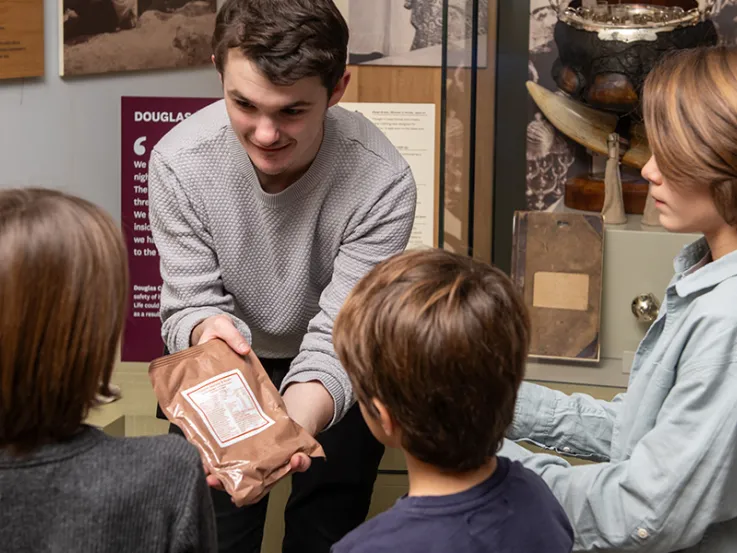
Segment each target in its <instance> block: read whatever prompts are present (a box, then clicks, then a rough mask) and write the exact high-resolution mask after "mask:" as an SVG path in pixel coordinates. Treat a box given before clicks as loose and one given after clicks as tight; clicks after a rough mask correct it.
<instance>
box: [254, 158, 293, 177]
mask: <svg viewBox="0 0 737 553" xmlns="http://www.w3.org/2000/svg"><path fill="white" fill-rule="evenodd" d="M252 162H253V160H252ZM253 166H254V167H255V168H256V171H258V172H259V173H261V174H262V175H268V176H269V177H278V176H279V175H281V174H283V173H284V172H286V170H287V167H286V166H285V165H282V164H279V165H273V164H271V163H255V162H253Z"/></svg>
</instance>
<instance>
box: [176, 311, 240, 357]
mask: <svg viewBox="0 0 737 553" xmlns="http://www.w3.org/2000/svg"><path fill="white" fill-rule="evenodd" d="M215 338H220V339H221V340H222V341H223V342H225V343H226V344H228V345H229V346H230V349H232V350H233V351H235V352H236V353H239V354H240V355H248V352H249V351H251V346H249V345H248V342H246V339H245V338H244V337H243V336H242V335H241V333H240V332H238V329H237V328H236V327H235V325H234V324H233V319H231V318H230V317H228V316H227V315H213V316H212V317H208V318H207V319H205V320H203V321H202V322H201V323H200V324H198V325H197V326H196V327H194V329H193V330H192V335H191V337H190V343H191V344H192V345H193V346H199V345H200V344H204V343H205V342H209V341H210V340H214V339H215Z"/></svg>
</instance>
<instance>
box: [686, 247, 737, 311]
mask: <svg viewBox="0 0 737 553" xmlns="http://www.w3.org/2000/svg"><path fill="white" fill-rule="evenodd" d="M673 266H674V268H675V270H676V274H677V275H678V276H679V278H678V280H677V282H676V283H675V288H676V293H678V295H679V296H681V297H686V296H689V295H691V294H694V293H696V292H700V291H702V290H705V289H707V288H713V287H714V286H716V285H717V284H720V283H721V282H723V281H725V280H727V279H728V278H731V277H733V276H737V251H735V252H732V253H730V254H727V255H725V256H724V257H722V258H720V259H717V260H716V261H711V250H710V249H709V244H708V243H707V242H706V239H705V238H703V237H702V238H700V239H699V240H697V241H696V242H693V243H691V244H689V245H688V246H686V247H684V248H683V250H681V253H680V254H678V256H677V257H676V259H675V261H674V263H673Z"/></svg>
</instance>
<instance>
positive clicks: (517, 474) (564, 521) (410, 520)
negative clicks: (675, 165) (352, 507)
mask: <svg viewBox="0 0 737 553" xmlns="http://www.w3.org/2000/svg"><path fill="white" fill-rule="evenodd" d="M572 548H573V530H572V529H571V525H570V523H569V522H568V518H567V517H566V514H565V512H563V508H562V507H561V506H560V504H559V503H558V501H557V500H556V499H555V497H554V496H553V494H552V492H551V491H550V489H549V488H548V486H547V484H545V482H543V480H542V479H541V478H540V477H539V476H537V475H536V474H535V473H533V472H532V471H530V470H528V469H526V468H524V467H523V466H522V465H521V464H519V463H518V462H512V461H510V460H509V459H507V458H505V457H499V458H498V465H497V469H496V471H494V474H492V475H491V477H490V478H489V479H488V480H486V481H485V482H482V483H481V484H478V485H477V486H474V487H473V488H471V489H469V490H466V491H464V492H461V493H457V494H453V495H445V496H425V497H406V496H405V497H402V498H401V499H399V500H398V501H397V502H396V503H395V505H394V506H393V507H392V508H391V509H389V510H388V511H386V512H384V513H381V514H380V515H377V516H376V517H374V518H372V519H371V520H369V521H367V522H365V523H364V524H362V525H361V526H359V527H358V528H356V529H355V530H353V531H352V532H351V533H349V534H348V535H347V536H345V537H344V538H343V539H342V540H341V541H339V542H338V543H337V544H335V545H334V546H333V548H332V550H331V551H332V553H382V552H392V553H397V552H400V553H449V552H457V553H475V552H478V553H481V552H483V553H490V552H493V553H512V552H514V553H541V552H545V553H569V552H570V551H571V549H572Z"/></svg>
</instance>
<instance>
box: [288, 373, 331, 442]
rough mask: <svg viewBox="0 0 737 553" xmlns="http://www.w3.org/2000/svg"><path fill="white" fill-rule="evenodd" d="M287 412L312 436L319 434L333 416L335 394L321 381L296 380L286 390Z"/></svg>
mask: <svg viewBox="0 0 737 553" xmlns="http://www.w3.org/2000/svg"><path fill="white" fill-rule="evenodd" d="M283 397H284V404H285V405H286V407H287V414H288V415H289V418H291V419H292V420H293V421H294V422H296V423H297V424H299V425H300V426H301V427H302V428H304V429H305V430H306V431H307V432H308V433H309V434H310V436H313V437H315V436H317V434H318V433H319V432H321V431H322V430H323V429H324V428H325V427H326V426H327V425H328V423H330V421H331V420H332V418H333V412H334V410H335V403H334V402H333V396H331V395H330V392H328V391H327V388H325V386H323V385H322V384H321V383H320V382H295V383H294V384H290V385H289V386H288V387H287V389H286V390H285V391H284V396H283Z"/></svg>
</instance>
